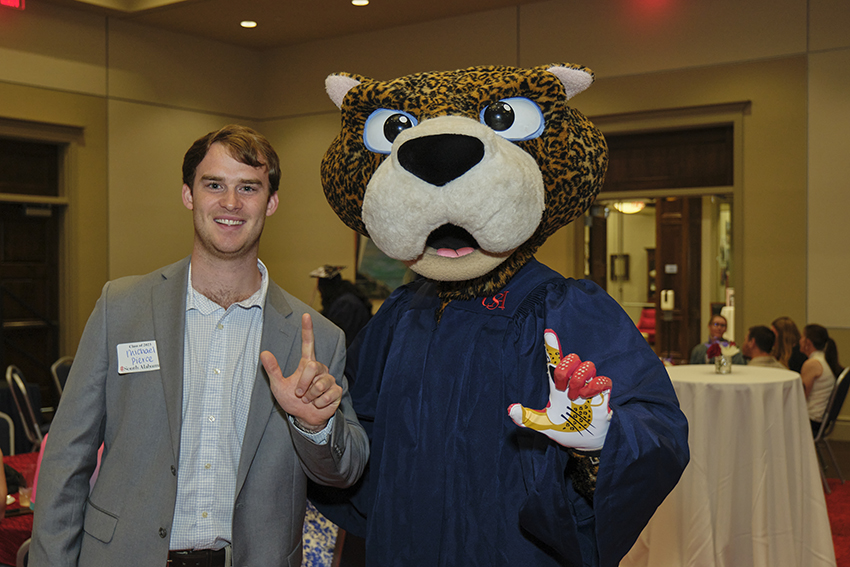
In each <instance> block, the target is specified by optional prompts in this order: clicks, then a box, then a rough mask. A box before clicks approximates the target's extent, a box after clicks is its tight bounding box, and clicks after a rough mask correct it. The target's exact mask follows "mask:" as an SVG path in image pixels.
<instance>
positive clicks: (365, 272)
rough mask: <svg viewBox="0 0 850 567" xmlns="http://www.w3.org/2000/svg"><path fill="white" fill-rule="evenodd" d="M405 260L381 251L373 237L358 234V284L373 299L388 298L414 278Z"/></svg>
mask: <svg viewBox="0 0 850 567" xmlns="http://www.w3.org/2000/svg"><path fill="white" fill-rule="evenodd" d="M413 277H414V275H413V272H411V271H410V270H409V269H408V268H407V266H405V265H404V262H401V261H400V260H394V259H392V258H390V257H389V256H387V255H386V254H384V253H383V252H381V250H380V249H379V248H378V247H377V246H375V243H374V242H372V239H371V238H367V237H365V236H361V235H359V234H358V235H357V286H358V287H360V289H362V290H363V291H364V292H365V293H366V295H367V297H369V298H371V299H386V298H387V297H389V295H390V293H392V291H393V290H394V289H395V288H397V287H399V286H400V285H403V284H405V283H407V282H409V281H411V280H412V279H413Z"/></svg>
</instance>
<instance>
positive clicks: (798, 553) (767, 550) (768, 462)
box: [620, 365, 835, 567]
mask: <svg viewBox="0 0 850 567" xmlns="http://www.w3.org/2000/svg"><path fill="white" fill-rule="evenodd" d="M667 371H668V374H669V376H670V379H671V381H672V382H673V387H674V388H675V390H676V394H677V395H678V397H679V404H680V406H681V408H682V411H683V412H684V414H685V416H687V418H688V424H689V433H688V444H689V446H690V450H691V461H690V463H689V464H688V467H687V468H686V469H685V472H684V473H683V475H682V479H681V480H680V481H679V484H678V485H677V486H676V488H675V489H674V490H673V491H672V492H671V493H670V495H669V496H668V497H667V499H666V500H665V501H664V502H663V503H662V505H661V506H660V507H659V508H658V510H657V511H656V513H655V515H654V516H653V517H652V519H651V520H650V522H649V524H648V525H647V526H646V528H645V529H644V531H643V533H642V534H641V536H640V538H639V539H638V541H637V542H636V543H635V545H634V547H633V548H632V550H631V551H630V552H629V554H628V555H627V556H626V557H625V559H624V560H623V561H622V562H621V563H620V566H621V567H668V566H669V567H739V566H742V565H746V566H748V567H750V566H751V567H783V566H789V567H791V566H793V567H816V566H817V567H820V566H825V567H826V566H832V567H834V566H835V552H834V549H833V544H832V536H831V532H830V526H829V518H828V516H827V512H826V502H825V500H824V495H823V486H822V484H821V480H820V473H819V471H818V468H817V467H818V462H817V457H816V455H815V448H814V443H813V441H812V431H811V428H810V426H809V418H808V414H807V412H806V401H805V395H804V393H803V387H802V382H801V380H800V375H799V374H797V373H796V372H791V371H788V370H780V369H774V368H760V367H753V366H737V365H736V366H732V371H731V373H730V374H716V373H715V371H714V365H682V366H673V367H669V368H668V369H667Z"/></svg>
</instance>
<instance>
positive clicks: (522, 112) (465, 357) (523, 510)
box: [311, 64, 688, 567]
mask: <svg viewBox="0 0 850 567" xmlns="http://www.w3.org/2000/svg"><path fill="white" fill-rule="evenodd" d="M592 82H593V75H592V73H591V72H590V71H589V70H588V69H586V68H584V67H580V66H578V65H569V64H556V65H543V66H539V67H534V68H530V69H522V68H515V67H504V66H488V67H471V68H468V69H461V70H457V71H448V72H434V73H419V74H415V75H408V76H405V77H400V78H397V79H393V80H389V81H378V80H373V79H369V78H367V77H363V76H360V75H354V74H347V73H342V74H337V75H331V76H330V77H328V79H327V82H326V87H327V91H328V94H329V96H330V98H331V100H332V101H333V102H334V103H335V104H336V105H337V106H338V107H339V108H340V110H341V113H342V128H341V131H340V134H339V136H337V138H336V139H335V140H334V141H333V143H332V144H331V146H330V148H329V149H328V151H327V153H326V154H325V157H324V159H323V160H322V184H323V187H324V190H325V195H326V197H327V199H328V202H329V203H330V205H331V207H332V208H333V209H334V211H335V212H336V213H337V215H338V216H339V217H340V219H341V220H342V221H343V222H344V223H345V224H347V225H348V226H349V227H351V228H352V229H354V230H355V231H357V232H359V233H360V234H362V235H364V236H368V237H370V238H371V239H372V241H373V242H374V243H375V244H376V245H377V246H378V248H380V249H381V250H382V251H383V252H384V253H385V254H386V255H387V256H389V257H390V258H394V259H396V260H400V261H402V262H404V263H405V264H406V265H407V266H408V267H409V268H410V269H411V270H413V271H414V272H416V273H417V274H419V275H420V276H421V277H420V278H418V279H416V280H415V281H413V282H412V283H410V284H407V285H405V286H402V287H400V288H398V289H397V290H395V291H394V292H393V294H392V295H391V296H390V297H389V298H388V299H387V300H386V301H385V302H384V304H383V305H382V306H381V309H380V310H379V311H378V313H377V314H376V315H375V316H374V317H373V318H372V320H371V321H370V323H369V325H367V327H366V328H365V329H364V330H363V331H362V332H361V334H360V335H359V336H358V338H357V340H356V341H355V342H354V343H353V344H352V347H351V348H350V349H349V353H348V365H347V368H346V375H347V376H348V380H349V384H351V392H350V393H351V396H352V400H353V403H354V407H355V409H356V410H357V413H358V417H359V418H360V420H361V422H362V423H364V424H365V426H366V429H367V431H368V432H369V435H370V439H371V451H372V452H371V460H370V466H369V471H368V472H367V474H366V475H365V476H364V478H363V480H362V481H361V483H360V484H359V485H358V486H357V487H356V489H355V490H350V491H346V492H344V493H333V492H331V493H328V492H324V493H320V492H314V493H313V495H312V496H311V498H312V499H313V501H314V502H316V503H317V505H318V506H319V508H320V509H321V510H322V511H323V512H324V513H325V514H326V515H327V516H328V517H329V518H331V519H332V520H333V521H335V522H336V523H338V524H340V525H341V526H342V527H343V528H345V529H346V530H347V531H348V532H349V534H352V535H354V536H360V537H364V538H365V539H366V563H367V564H368V565H370V566H379V567H382V566H387V567H389V566H396V565H410V566H419V565H428V566H429V567H430V566H445V567H455V566H457V565H481V566H487V567H491V566H500V565H505V566H508V565H509V566H514V565H535V566H544V567H545V566H549V565H551V566H556V565H558V566H563V565H569V566H576V567H578V566H586V565H593V566H595V565H602V566H610V567H614V566H616V565H617V564H618V563H619V561H620V559H621V558H622V557H623V556H624V555H625V554H626V553H627V552H628V550H629V548H630V547H631V545H632V543H633V542H634V541H635V540H636V539H637V536H638V535H639V534H640V531H641V530H642V528H643V526H644V525H645V524H646V522H647V521H648V519H649V518H650V516H651V515H652V513H653V512H654V510H655V508H656V507H657V506H658V505H659V504H660V503H661V501H662V500H663V499H664V497H665V496H666V495H667V493H668V492H669V491H670V490H671V489H672V488H673V486H674V485H675V484H676V482H677V481H678V479H679V476H680V475H681V473H682V471H683V470H684V467H685V465H686V464H687V461H688V447H687V423H686V421H685V418H684V416H683V415H682V413H681V411H680V410H679V407H678V403H677V400H676V396H675V393H674V391H673V388H672V386H671V384H670V380H669V378H668V377H667V373H666V372H665V370H664V367H663V366H662V364H661V363H660V361H659V360H658V357H657V356H656V355H655V354H654V353H653V352H652V350H651V349H650V348H649V346H648V345H647V344H646V341H645V340H644V339H643V337H642V336H641V335H640V333H639V332H638V331H637V329H636V328H635V325H634V323H633V322H632V321H631V319H629V317H628V316H627V315H626V314H625V313H624V312H623V310H622V309H621V308H620V306H619V305H618V304H617V303H616V302H615V301H613V300H612V299H611V298H610V297H609V296H608V295H607V294H606V293H605V291H604V290H602V289H600V288H599V287H597V286H596V285H595V284H593V283H591V282H588V281H582V280H579V281H576V280H573V279H567V278H564V277H563V276H561V275H560V274H558V273H556V272H555V271H553V270H551V269H549V268H547V267H546V266H544V265H543V264H541V263H540V262H538V261H537V260H536V259H535V258H534V253H535V251H536V250H537V249H538V248H539V247H540V245H541V244H542V243H543V242H544V241H545V240H546V239H547V238H548V237H549V236H551V235H552V234H553V233H555V232H556V231H557V230H558V229H559V228H561V227H563V226H565V225H566V224H568V223H569V222H571V221H572V220H573V219H575V218H577V217H578V216H580V215H582V214H583V212H584V211H585V209H587V208H588V207H589V206H590V204H591V203H592V202H593V200H594V198H595V197H596V194H597V192H598V191H599V189H600V187H601V186H602V183H603V179H604V174H605V168H606V165H607V148H606V145H605V140H604V138H603V136H602V134H601V133H600V132H599V131H598V130H597V129H596V128H595V127H594V126H593V124H591V122H590V121H589V120H588V119H587V118H585V117H584V116H583V115H582V114H581V113H580V112H578V111H577V110H576V109H574V108H573V107H571V106H569V104H568V101H569V100H570V99H571V98H572V97H573V96H575V95H577V94H579V93H581V92H582V91H584V90H585V89H587V88H588V87H589V86H590V85H591V83H592ZM532 408H542V409H532ZM340 458H345V457H344V455H341V456H340Z"/></svg>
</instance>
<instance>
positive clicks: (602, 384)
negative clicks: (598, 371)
mask: <svg viewBox="0 0 850 567" xmlns="http://www.w3.org/2000/svg"><path fill="white" fill-rule="evenodd" d="M610 389H611V379H610V378H608V377H607V376H594V377H593V378H592V379H591V380H590V381H589V382H588V383H587V384H585V385H584V386H583V387H582V388H580V389H579V391H578V395H579V396H580V397H582V398H584V399H585V400H589V399H591V398H592V397H594V396H596V395H598V394H600V393H602V392H604V391H605V390H610Z"/></svg>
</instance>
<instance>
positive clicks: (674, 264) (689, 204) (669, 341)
mask: <svg viewBox="0 0 850 567" xmlns="http://www.w3.org/2000/svg"><path fill="white" fill-rule="evenodd" d="M655 211H656V213H655V214H656V217H655V219H656V222H655V227H656V228H655V268H656V269H655V281H656V283H655V285H656V289H657V290H659V293H657V294H656V300H655V301H656V335H655V336H656V340H655V350H656V352H658V354H659V355H660V356H662V357H664V358H670V359H672V360H673V361H674V362H675V363H677V364H679V363H682V362H686V361H687V360H688V358H689V356H690V350H691V348H693V347H694V345H696V344H697V343H698V342H700V274H701V271H700V269H701V265H700V264H701V262H700V260H701V253H700V251H701V240H702V231H701V220H702V198H701V197H667V198H662V199H658V200H657V201H656V209H655ZM664 290H672V292H673V295H674V304H673V309H672V310H669V311H664V310H662V309H661V299H662V293H661V292H663V291H664Z"/></svg>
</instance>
